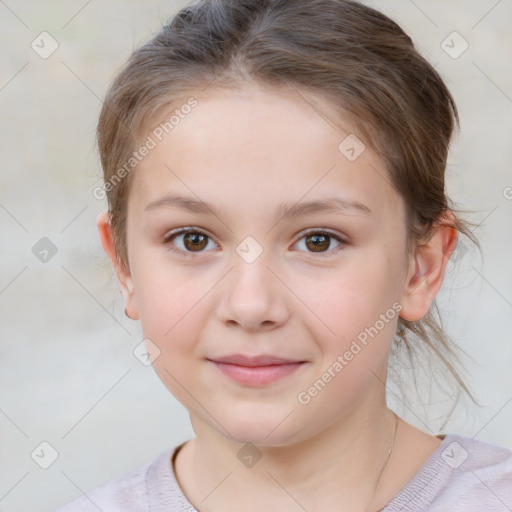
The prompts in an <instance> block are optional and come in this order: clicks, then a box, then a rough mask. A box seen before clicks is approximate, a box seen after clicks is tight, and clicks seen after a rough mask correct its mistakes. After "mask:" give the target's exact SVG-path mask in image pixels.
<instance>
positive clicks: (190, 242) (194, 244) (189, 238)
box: [183, 232, 208, 251]
mask: <svg viewBox="0 0 512 512" xmlns="http://www.w3.org/2000/svg"><path fill="white" fill-rule="evenodd" d="M207 240H208V237H207V236H206V235H203V234H201V233H196V232H191V233H186V234H185V236H184V237H183V244H184V245H185V247H186V248H187V249H188V250H191V251H195V249H198V250H201V249H204V248H205V247H206V245H207Z"/></svg>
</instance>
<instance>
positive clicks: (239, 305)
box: [218, 237, 288, 329]
mask: <svg viewBox="0 0 512 512" xmlns="http://www.w3.org/2000/svg"><path fill="white" fill-rule="evenodd" d="M247 238H248V239H246V240H244V241H243V242H242V243H241V244H239V246H238V247H237V248H236V253H235V254H233V258H232V265H231V267H232V270H231V271H230V272H229V274H228V275H227V276H226V278H227V279H226V281H225V285H224V287H223V291H222V298H221V301H220V305H219V309H218V312H219V316H220V318H221V320H222V321H224V322H236V323H237V324H239V325H240V326H241V327H246V328H251V329H254V328H257V327H258V326H260V325H263V324H264V325H265V326H268V325H270V324H272V325H274V326H275V325H277V324H281V323H282V322H283V321H284V320H285V319H286V318H287V315H288V306H287V303H286V297H285V291H286V290H285V287H283V285H282V283H280V282H279V280H278V279H276V277H275V275H274V272H275V270H274V272H272V271H270V270H269V268H268V267H270V268H273V267H275V264H274V263H275V262H272V251H271V250H265V249H264V248H263V247H262V246H261V245H260V244H259V243H257V242H256V240H255V239H252V240H251V239H249V238H252V237H247Z"/></svg>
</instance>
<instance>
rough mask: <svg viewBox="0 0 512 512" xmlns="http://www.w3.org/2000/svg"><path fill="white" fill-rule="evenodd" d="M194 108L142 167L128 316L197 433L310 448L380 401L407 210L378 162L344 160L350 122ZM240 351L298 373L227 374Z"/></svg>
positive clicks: (273, 101)
mask: <svg viewBox="0 0 512 512" xmlns="http://www.w3.org/2000/svg"><path fill="white" fill-rule="evenodd" d="M196 98H197V101H198V104H197V106H196V107H195V108H194V109H193V110H192V111H191V113H190V114H189V115H188V116H186V117H185V118H184V119H182V120H181V121H180V123H179V124H178V125H177V126H175V127H174V129H173V130H172V131H171V132H170V133H169V134H168V135H167V136H165V137H163V138H162V141H160V142H159V143H158V144H157V145H156V147H154V148H153V149H152V150H151V151H150V152H149V154H148V156H146V157H145V158H144V159H143V160H142V161H141V163H140V164H139V166H138V167H137V169H136V171H134V172H135V174H134V176H133V182H132V186H131V191H130V197H129V202H128V216H127V248H128V258H129V263H130V270H129V272H126V273H125V274H124V275H123V276H122V278H121V281H122V282H123V286H124V287H125V288H124V296H125V301H126V305H127V310H128V312H129V314H130V315H131V316H132V318H139V319H140V321H141V324H142V329H143V334H144V337H145V338H147V339H149V340H151V343H152V344H154V345H156V347H158V350H159V351H160V354H159V356H158V357H157V358H156V359H155V360H154V362H153V366H154V368H155V370H156V372H157V374H158V375H159V377H160V379H161V380H162V382H163V383H164V384H165V385H166V387H167V388H168V389H169V390H170V391H171V393H172V394H173V395H175V396H176V398H177V399H178V400H180V401H181V402H182V403H183V405H184V406H185V407H186V408H187V409H188V410H189V411H190V414H191V419H192V421H193V423H196V424H198V422H201V424H203V425H206V426H208V427H210V428H211V429H214V430H215V431H217V432H219V433H220V434H222V435H224V436H227V437H230V438H234V439H235V440H237V441H239V442H253V443H255V444H256V443H258V444H262V445H286V444H289V443H293V442H299V441H301V440H305V439H308V438H310V437H312V436H314V435H316V434H318V433H320V432H321V431H322V430H323V429H326V428H328V427H329V426H332V425H334V424H335V423H336V422H338V421H340V420H341V419H343V417H344V416H346V415H348V414H349V413H350V412H351V411H353V410H354V409H355V408H356V407H358V406H360V404H363V403H367V404H368V403H370V402H371V401H372V400H373V401H375V400H380V399H382V397H383V394H382V393H383V385H382V381H383V380H385V375H386V368H387V363H388V356H389V350H390V346H391V342H392V339H393V336H394V333H395V329H396V324H397V321H398V317H399V311H400V307H401V305H400V304H401V300H402V297H403V293H404V283H405V282H406V278H407V268H408V265H407V261H406V259H405V240H406V231H405V223H404V215H405V210H404V204H403V201H402V200H401V198H400V197H399V196H398V195H397V194H396V193H395V191H394V190H393V189H392V188H391V186H390V185H389V184H388V183H389V179H388V178H387V171H386V169H385V167H384V163H383V161H382V160H381V159H380V158H379V156H378V155H377V154H376V153H374V152H373V151H372V150H371V149H370V148H369V147H368V146H367V147H366V149H364V151H363V152H362V153H361V154H360V155H359V156H357V154H358V153H359V152H360V150H361V147H359V146H358V147H355V151H351V150H350V147H354V146H353V144H350V141H351V140H353V139H348V142H345V143H344V144H342V146H341V150H340V148H339V146H340V143H341V142H342V141H343V140H344V139H345V138H346V137H347V136H348V135H349V133H350V129H349V127H348V126H347V127H346V129H345V130H341V129H339V128H334V127H333V125H331V124H330V123H328V122H327V121H326V120H325V118H324V117H323V116H322V115H319V113H318V111H317V109H315V108H312V106H311V105H310V104H309V103H308V102H305V101H304V100H303V99H302V98H301V97H300V96H299V95H297V94H296V93H295V92H293V91H282V90H281V91H272V92H269V91H268V90H262V89H259V88H256V87H254V88H251V89H248V90H247V91H245V92H240V91H219V90H215V91H209V93H208V95H206V96H203V97H199V96H197V97H196ZM315 101H316V105H317V106H318V107H319V108H320V109H321V110H322V111H323V112H329V111H332V109H330V108H329V105H328V104H327V103H325V102H323V101H322V100H320V99H318V98H317V99H316V100H315ZM347 155H348V156H349V157H350V158H347ZM354 156H357V158H355V159H354ZM329 201H330V202H329ZM322 202H324V203H322ZM202 203H207V204H208V205H209V206H210V208H211V210H212V211H209V210H208V208H207V207H206V206H205V205H204V204H202ZM310 203H316V206H314V205H312V204H310ZM308 204H309V207H306V205H308ZM322 204H323V206H322ZM326 205H328V206H326ZM290 208H292V210H289V209H290ZM287 211H288V212H289V213H288V215H286V214H285V212H287ZM185 230H189V232H188V233H187V232H186V231H185ZM233 355H241V356H246V357H248V358H253V357H258V356H268V357H273V358H281V359H283V360H286V361H287V362H288V363H287V364H281V365H274V366H273V367H271V366H270V362H272V361H259V362H258V361H257V360H256V361H255V360H253V361H252V362H253V363H255V364H256V366H255V367H254V366H253V367H252V369H251V368H247V367H246V366H245V365H234V364H228V363H224V364H218V361H219V360H220V359H222V358H225V357H228V356H233ZM215 361H217V363H216V362H215ZM231 362H232V363H233V360H231ZM238 362H240V361H238ZM274 362H275V361H274ZM326 374H328V375H327V376H326ZM376 376H380V379H381V381H380V382H377V381H378V380H379V379H377V377H376Z"/></svg>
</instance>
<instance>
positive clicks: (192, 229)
mask: <svg viewBox="0 0 512 512" xmlns="http://www.w3.org/2000/svg"><path fill="white" fill-rule="evenodd" d="M187 233H196V234H199V235H204V236H206V237H207V238H208V239H209V240H211V241H213V240H212V238H211V237H210V236H208V235H207V234H206V233H204V232H203V231H201V230H200V229H198V228H195V227H187V228H180V229H177V230H175V231H171V232H170V233H169V234H168V235H166V236H165V238H164V244H165V245H168V246H169V250H170V251H171V252H174V253H177V254H179V255H181V256H183V257H185V258H194V257H195V256H194V252H193V251H183V250H181V249H177V248H176V247H175V246H174V244H173V243H172V242H171V240H172V239H173V238H176V237H177V236H180V235H186V234H187ZM313 234H314V235H328V236H329V237H330V238H333V239H335V240H336V241H337V242H339V243H340V245H339V246H338V247H336V248H334V249H332V250H330V251H326V252H319V253H314V252H310V254H313V255H315V256H318V257H320V258H326V257H329V256H330V255H331V254H332V253H333V252H335V251H336V250H337V249H341V248H342V247H343V246H344V245H346V244H347V243H346V242H345V241H344V240H342V239H341V238H340V237H339V236H338V235H336V234H335V233H333V232H332V231H330V230H328V229H310V230H308V231H306V232H304V233H303V234H302V236H301V238H299V240H297V242H299V241H300V240H302V239H303V238H306V237H307V236H309V235H313ZM297 242H296V243H297ZM214 243H215V242H214ZM294 245H295V244H294ZM201 252H205V251H198V252H197V254H200V253H201Z"/></svg>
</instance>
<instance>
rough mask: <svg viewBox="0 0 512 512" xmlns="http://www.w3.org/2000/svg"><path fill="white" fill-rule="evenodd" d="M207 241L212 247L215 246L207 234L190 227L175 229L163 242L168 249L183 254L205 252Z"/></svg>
mask: <svg viewBox="0 0 512 512" xmlns="http://www.w3.org/2000/svg"><path fill="white" fill-rule="evenodd" d="M208 243H211V244H213V247H215V246H216V244H215V242H213V240H212V239H211V238H210V237H209V236H208V235H206V234H204V233H202V232H201V231H198V230H197V229H192V228H187V229H179V230H176V231H174V232H173V233H170V234H169V235H167V236H166V237H165V238H164V244H165V245H168V246H169V250H170V251H172V252H176V253H178V254H180V255H183V256H190V255H191V254H192V253H201V252H206V251H205V249H207V247H208Z"/></svg>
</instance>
